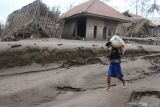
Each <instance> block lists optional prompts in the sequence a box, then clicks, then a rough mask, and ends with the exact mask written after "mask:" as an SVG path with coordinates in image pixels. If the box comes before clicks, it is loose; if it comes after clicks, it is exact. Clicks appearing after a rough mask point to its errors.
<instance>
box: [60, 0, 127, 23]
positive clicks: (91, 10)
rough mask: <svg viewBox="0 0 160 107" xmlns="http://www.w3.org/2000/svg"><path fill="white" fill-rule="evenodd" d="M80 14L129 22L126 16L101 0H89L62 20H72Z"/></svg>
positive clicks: (68, 12)
mask: <svg viewBox="0 0 160 107" xmlns="http://www.w3.org/2000/svg"><path fill="white" fill-rule="evenodd" d="M80 14H84V15H93V16H97V17H104V18H107V19H113V20H121V21H128V19H127V17H126V16H124V15H123V14H121V13H120V12H118V11H117V10H115V9H113V8H112V7H110V6H108V5H107V4H105V3H104V2H102V1H100V0H89V1H87V2H84V3H82V4H80V5H78V6H75V7H73V8H72V9H70V10H69V11H67V12H66V13H64V14H63V15H62V18H70V17H74V16H76V15H80Z"/></svg>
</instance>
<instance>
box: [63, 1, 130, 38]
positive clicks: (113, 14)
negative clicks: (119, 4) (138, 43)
mask: <svg viewBox="0 0 160 107" xmlns="http://www.w3.org/2000/svg"><path fill="white" fill-rule="evenodd" d="M62 18H63V19H64V20H65V24H64V29H63V34H62V38H67V39H82V38H84V39H86V40H105V39H108V37H109V36H113V35H115V33H116V30H117V26H118V24H121V23H126V22H128V21H129V20H128V19H127V18H126V17H125V16H124V15H123V14H121V13H120V12H118V11H116V10H115V9H113V8H112V7H110V6H108V5H106V4H105V3H103V2H102V1H100V0H89V1H87V2H84V3H82V4H80V5H78V6H75V7H73V8H72V9H70V10H69V11H67V12H66V13H64V14H63V15H62Z"/></svg>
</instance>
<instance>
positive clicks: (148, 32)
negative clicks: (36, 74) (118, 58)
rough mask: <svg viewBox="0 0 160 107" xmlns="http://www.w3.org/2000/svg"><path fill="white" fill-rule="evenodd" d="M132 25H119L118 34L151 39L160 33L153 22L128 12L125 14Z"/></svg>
mask: <svg viewBox="0 0 160 107" xmlns="http://www.w3.org/2000/svg"><path fill="white" fill-rule="evenodd" d="M123 15H125V16H126V17H128V19H129V20H130V23H123V24H119V25H118V30H117V33H119V34H120V35H122V36H124V37H141V38H144V37H150V36H156V35H158V32H159V26H158V25H157V24H155V23H153V22H152V21H150V20H148V19H146V18H143V17H141V16H139V15H135V14H132V13H129V11H126V12H124V13H123Z"/></svg>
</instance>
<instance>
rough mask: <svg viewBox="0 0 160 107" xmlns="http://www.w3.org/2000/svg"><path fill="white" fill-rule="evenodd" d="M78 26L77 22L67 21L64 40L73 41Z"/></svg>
mask: <svg viewBox="0 0 160 107" xmlns="http://www.w3.org/2000/svg"><path fill="white" fill-rule="evenodd" d="M76 26H77V20H70V21H65V24H64V28H63V34H62V38H66V39H73V32H74V29H76Z"/></svg>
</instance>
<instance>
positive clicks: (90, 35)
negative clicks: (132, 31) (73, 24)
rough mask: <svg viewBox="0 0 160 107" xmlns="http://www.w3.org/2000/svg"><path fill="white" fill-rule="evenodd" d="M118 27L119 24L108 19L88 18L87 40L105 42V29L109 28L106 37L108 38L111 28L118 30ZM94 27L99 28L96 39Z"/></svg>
mask: <svg viewBox="0 0 160 107" xmlns="http://www.w3.org/2000/svg"><path fill="white" fill-rule="evenodd" d="M117 25H118V23H117V22H114V21H109V20H106V19H101V18H95V17H87V24H86V39H87V40H104V39H103V28H104V27H106V28H107V30H106V36H108V30H109V28H116V27H117ZM94 26H97V37H96V38H95V39H94ZM115 32H116V31H115ZM107 39H108V37H107Z"/></svg>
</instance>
